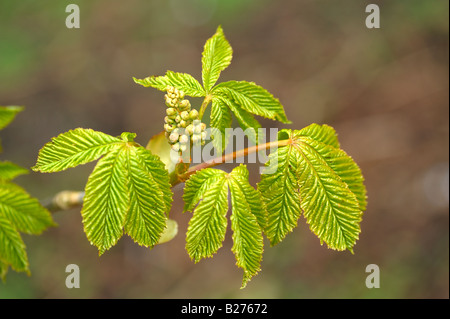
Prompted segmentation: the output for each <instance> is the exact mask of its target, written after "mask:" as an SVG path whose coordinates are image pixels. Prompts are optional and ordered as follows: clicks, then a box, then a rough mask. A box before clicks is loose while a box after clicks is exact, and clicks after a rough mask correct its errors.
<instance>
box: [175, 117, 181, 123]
mask: <svg viewBox="0 0 450 319" xmlns="http://www.w3.org/2000/svg"><path fill="white" fill-rule="evenodd" d="M180 121H181V116H179V115H177V116H176V117H175V122H177V123H180Z"/></svg>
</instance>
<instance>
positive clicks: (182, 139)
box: [178, 135, 189, 144]
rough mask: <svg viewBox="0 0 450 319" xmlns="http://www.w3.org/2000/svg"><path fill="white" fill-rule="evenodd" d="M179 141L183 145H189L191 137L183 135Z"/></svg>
mask: <svg viewBox="0 0 450 319" xmlns="http://www.w3.org/2000/svg"><path fill="white" fill-rule="evenodd" d="M178 141H179V142H180V143H181V144H187V143H188V142H189V137H188V136H187V135H181V136H180V138H179V139H178Z"/></svg>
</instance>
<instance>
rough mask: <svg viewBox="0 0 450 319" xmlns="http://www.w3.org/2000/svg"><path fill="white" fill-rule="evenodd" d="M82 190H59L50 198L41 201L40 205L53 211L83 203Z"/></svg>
mask: <svg viewBox="0 0 450 319" xmlns="http://www.w3.org/2000/svg"><path fill="white" fill-rule="evenodd" d="M83 197H84V192H78V191H61V192H59V193H57V194H56V195H55V196H54V197H53V198H52V199H49V200H46V201H43V203H42V206H44V207H45V208H47V209H48V210H49V211H50V212H52V213H55V212H58V211H61V210H68V209H71V208H74V207H78V206H81V205H82V204H83Z"/></svg>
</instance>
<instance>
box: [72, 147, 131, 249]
mask: <svg viewBox="0 0 450 319" xmlns="http://www.w3.org/2000/svg"><path fill="white" fill-rule="evenodd" d="M126 163H127V154H126V150H125V149H124V148H116V149H115V150H114V151H111V152H109V153H108V154H106V155H105V156H104V157H103V158H101V159H100V160H99V161H98V163H97V165H96V166H95V169H94V171H93V172H92V174H91V175H90V176H89V179H88V182H87V184H86V189H85V195H84V198H83V208H82V210H81V216H82V217H83V224H84V231H85V233H86V236H87V238H88V240H89V241H90V242H91V244H93V245H95V246H96V247H98V249H99V254H100V255H101V254H103V253H104V252H105V251H106V250H108V249H109V248H111V247H112V246H114V245H115V244H116V243H117V241H118V240H119V239H120V237H122V235H123V230H122V229H123V226H124V223H125V216H126V214H127V211H128V207H129V205H130V204H129V203H130V194H129V191H128V188H127V167H126Z"/></svg>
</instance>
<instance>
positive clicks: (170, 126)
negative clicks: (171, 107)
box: [164, 124, 174, 133]
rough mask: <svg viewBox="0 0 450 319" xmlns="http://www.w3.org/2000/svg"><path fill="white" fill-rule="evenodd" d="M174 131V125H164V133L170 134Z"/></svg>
mask: <svg viewBox="0 0 450 319" xmlns="http://www.w3.org/2000/svg"><path fill="white" fill-rule="evenodd" d="M173 129H174V127H173V126H172V125H170V124H164V131H166V132H168V133H170V132H172V131H173Z"/></svg>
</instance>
